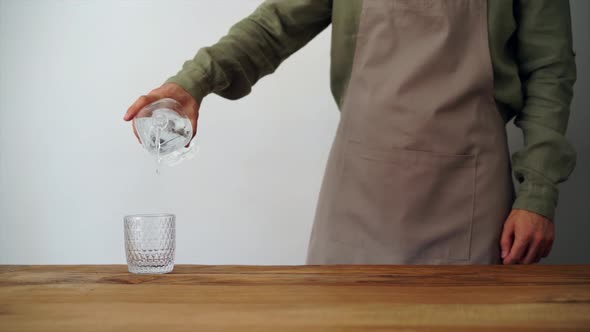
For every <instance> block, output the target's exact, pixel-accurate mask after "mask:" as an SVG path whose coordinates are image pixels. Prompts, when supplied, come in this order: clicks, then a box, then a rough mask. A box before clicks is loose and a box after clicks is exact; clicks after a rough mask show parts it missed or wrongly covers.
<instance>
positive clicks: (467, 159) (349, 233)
mask: <svg viewBox="0 0 590 332" xmlns="http://www.w3.org/2000/svg"><path fill="white" fill-rule="evenodd" d="M476 158H477V157H476V156H475V155H449V154H439V153H434V152H426V151H415V150H406V149H387V150H385V149H372V148H368V147H366V146H364V145H363V144H362V143H358V142H354V141H348V142H347V143H346V147H345V149H344V154H343V160H342V161H343V167H342V173H341V176H340V183H339V188H338V190H337V191H336V193H335V197H334V198H335V199H334V205H333V210H332V212H333V214H332V218H334V219H333V220H336V221H337V223H338V226H337V227H335V228H336V229H334V231H333V232H331V235H332V240H334V241H337V242H340V243H345V244H347V245H349V246H353V247H355V248H358V250H363V251H366V253H365V255H367V256H368V257H371V260H372V261H382V262H388V261H394V262H404V263H413V264H419V263H423V264H428V263H441V262H443V263H444V262H446V261H449V262H451V261H462V260H468V259H469V250H470V241H471V227H472V222H473V210H474V200H475V177H476ZM375 255H377V256H375ZM379 256H382V259H378V258H377V257H379Z"/></svg>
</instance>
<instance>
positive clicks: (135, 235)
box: [124, 214, 176, 273]
mask: <svg viewBox="0 0 590 332" xmlns="http://www.w3.org/2000/svg"><path fill="white" fill-rule="evenodd" d="M175 219H176V217H175V216H174V215H173V214H140V215H132V216H126V217H125V218H124V224H125V251H126V253H127V266H128V268H129V272H131V273H168V272H170V271H172V269H173V268H174V252H175V249H176V229H175Z"/></svg>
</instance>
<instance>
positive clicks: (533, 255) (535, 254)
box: [522, 239, 544, 264]
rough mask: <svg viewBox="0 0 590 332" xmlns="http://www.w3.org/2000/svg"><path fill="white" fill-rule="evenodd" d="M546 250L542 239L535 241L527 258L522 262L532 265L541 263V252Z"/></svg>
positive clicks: (528, 251) (530, 246) (531, 244)
mask: <svg viewBox="0 0 590 332" xmlns="http://www.w3.org/2000/svg"><path fill="white" fill-rule="evenodd" d="M542 250H544V246H543V243H542V240H541V239H538V240H533V241H532V242H531V243H530V245H529V247H528V250H527V252H526V256H525V257H524V259H523V260H522V264H532V263H536V262H538V261H539V258H540V257H539V256H540V254H539V253H540V252H541V251H542Z"/></svg>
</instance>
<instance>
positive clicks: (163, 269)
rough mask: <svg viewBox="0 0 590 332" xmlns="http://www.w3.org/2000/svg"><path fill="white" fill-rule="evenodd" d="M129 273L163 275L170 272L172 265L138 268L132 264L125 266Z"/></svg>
mask: <svg viewBox="0 0 590 332" xmlns="http://www.w3.org/2000/svg"><path fill="white" fill-rule="evenodd" d="M127 267H128V269H129V272H131V273H135V274H164V273H168V272H172V270H173V269H174V263H172V264H168V265H152V266H138V265H133V264H128V265H127Z"/></svg>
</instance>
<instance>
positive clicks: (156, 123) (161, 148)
mask: <svg viewBox="0 0 590 332" xmlns="http://www.w3.org/2000/svg"><path fill="white" fill-rule="evenodd" d="M133 126H134V127H135V130H136V131H137V134H138V135H139V140H140V141H141V144H142V145H143V147H144V148H145V149H146V151H148V152H149V153H150V154H152V155H154V156H156V158H157V161H158V163H160V162H162V163H164V164H168V165H174V164H177V163H178V162H180V161H182V160H184V159H186V158H187V157H190V156H191V155H190V154H189V152H191V150H192V149H191V148H192V146H191V147H187V145H188V144H189V143H190V141H191V139H192V137H193V127H192V125H191V121H190V120H189V118H188V116H187V115H186V114H185V113H184V111H183V110H182V106H181V105H180V103H179V102H177V101H176V100H174V99H171V98H164V99H160V100H158V101H156V102H153V103H151V104H149V105H147V106H145V107H144V108H142V109H141V110H140V111H139V113H137V115H136V116H135V118H133Z"/></svg>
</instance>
